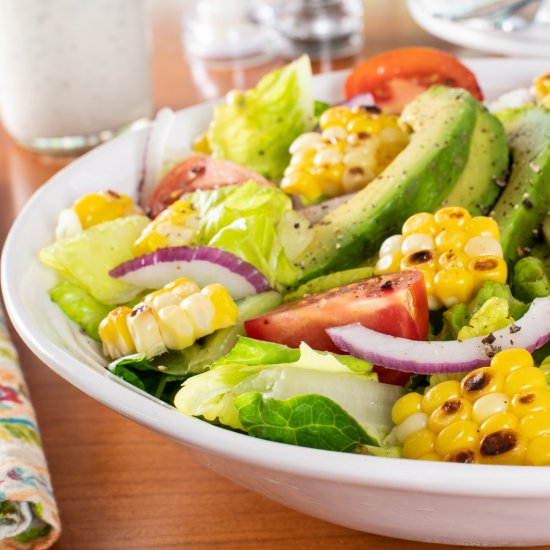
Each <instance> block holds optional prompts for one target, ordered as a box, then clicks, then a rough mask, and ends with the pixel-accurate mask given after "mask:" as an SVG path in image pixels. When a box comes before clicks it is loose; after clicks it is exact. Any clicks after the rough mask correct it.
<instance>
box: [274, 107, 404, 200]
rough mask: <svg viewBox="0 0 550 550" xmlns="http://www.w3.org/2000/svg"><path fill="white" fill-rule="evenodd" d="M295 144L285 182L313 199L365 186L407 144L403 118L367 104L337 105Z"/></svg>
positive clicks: (289, 190) (286, 186)
mask: <svg viewBox="0 0 550 550" xmlns="http://www.w3.org/2000/svg"><path fill="white" fill-rule="evenodd" d="M319 126H320V128H321V133H317V132H308V133H306V134H302V135H301V136H299V137H297V138H296V139H295V140H294V142H293V143H292V145H291V146H290V154H291V155H292V158H291V161H290V165H289V166H288V168H287V169H286V171H285V175H284V178H283V180H282V182H281V188H282V189H283V190H284V191H286V192H287V193H294V194H297V195H301V196H302V197H304V198H305V199H306V200H308V201H314V200H318V199H320V198H323V197H336V196H338V195H344V194H346V193H352V192H354V191H358V190H359V189H362V188H363V187H365V186H366V185H367V184H368V183H369V182H370V181H371V180H373V179H374V178H375V177H376V176H377V175H378V174H379V173H380V172H382V170H383V169H384V168H385V167H386V166H387V165H388V164H389V163H390V162H391V161H392V160H393V159H394V158H395V157H396V156H397V154H398V153H399V152H400V151H401V150H402V149H403V148H404V147H405V146H406V145H407V143H408V135H407V134H406V133H405V132H404V131H403V130H402V129H401V128H400V126H399V124H398V118H397V117H395V116H391V115H385V114H381V113H379V112H372V111H370V110H368V109H366V108H363V107H351V108H350V107H344V106H339V107H331V108H330V109H327V110H326V111H325V112H324V113H323V114H322V115H321V119H320V121H319Z"/></svg>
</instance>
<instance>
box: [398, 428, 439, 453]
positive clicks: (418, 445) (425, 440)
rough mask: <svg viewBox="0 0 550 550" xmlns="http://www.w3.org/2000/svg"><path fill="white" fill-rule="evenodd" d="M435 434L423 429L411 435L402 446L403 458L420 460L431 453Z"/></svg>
mask: <svg viewBox="0 0 550 550" xmlns="http://www.w3.org/2000/svg"><path fill="white" fill-rule="evenodd" d="M434 443H435V434H434V433H433V432H431V431H430V430H428V429H426V428H423V429H421V430H417V431H416V432H414V433H412V434H411V435H410V436H409V437H408V438H407V439H406V441H405V443H404V444H403V456H404V457H405V458H420V457H421V456H423V455H426V454H428V453H431V452H433V449H434Z"/></svg>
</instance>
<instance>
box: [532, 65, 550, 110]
mask: <svg viewBox="0 0 550 550" xmlns="http://www.w3.org/2000/svg"><path fill="white" fill-rule="evenodd" d="M532 93H533V95H534V96H535V97H536V99H537V102H538V103H539V104H540V105H542V106H543V107H546V108H547V109H550V72H547V73H544V74H542V75H540V76H539V77H537V78H535V80H534V82H533V86H532Z"/></svg>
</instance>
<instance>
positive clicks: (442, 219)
mask: <svg viewBox="0 0 550 550" xmlns="http://www.w3.org/2000/svg"><path fill="white" fill-rule="evenodd" d="M434 219H435V221H436V223H437V224H438V225H439V226H440V227H441V228H443V229H448V230H451V231H454V230H456V229H462V228H464V227H465V226H466V224H467V223H468V222H469V221H470V219H471V215H470V213H469V212H468V210H466V209H465V208H461V207H460V206H448V207H446V208H440V209H439V210H438V211H437V212H436V213H435V215H434Z"/></svg>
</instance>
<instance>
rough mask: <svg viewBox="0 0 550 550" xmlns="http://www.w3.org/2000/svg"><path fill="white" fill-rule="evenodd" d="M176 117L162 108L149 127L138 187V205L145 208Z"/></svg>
mask: <svg viewBox="0 0 550 550" xmlns="http://www.w3.org/2000/svg"><path fill="white" fill-rule="evenodd" d="M175 119H176V115H175V113H174V111H172V109H169V108H168V107H164V108H163V109H161V110H160V111H159V112H158V113H157V116H156V117H155V120H153V122H152V123H151V126H150V127H149V134H148V136H147V141H146V144H145V152H144V156H143V176H142V179H141V181H140V184H139V186H138V204H139V205H140V206H142V207H145V205H146V204H147V199H148V198H149V196H150V195H151V193H152V192H153V190H154V189H155V187H156V185H157V183H158V181H159V177H160V173H161V171H162V164H163V161H164V155H165V148H166V140H167V138H168V134H169V133H170V130H171V128H172V125H173V124H174V121H175Z"/></svg>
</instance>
